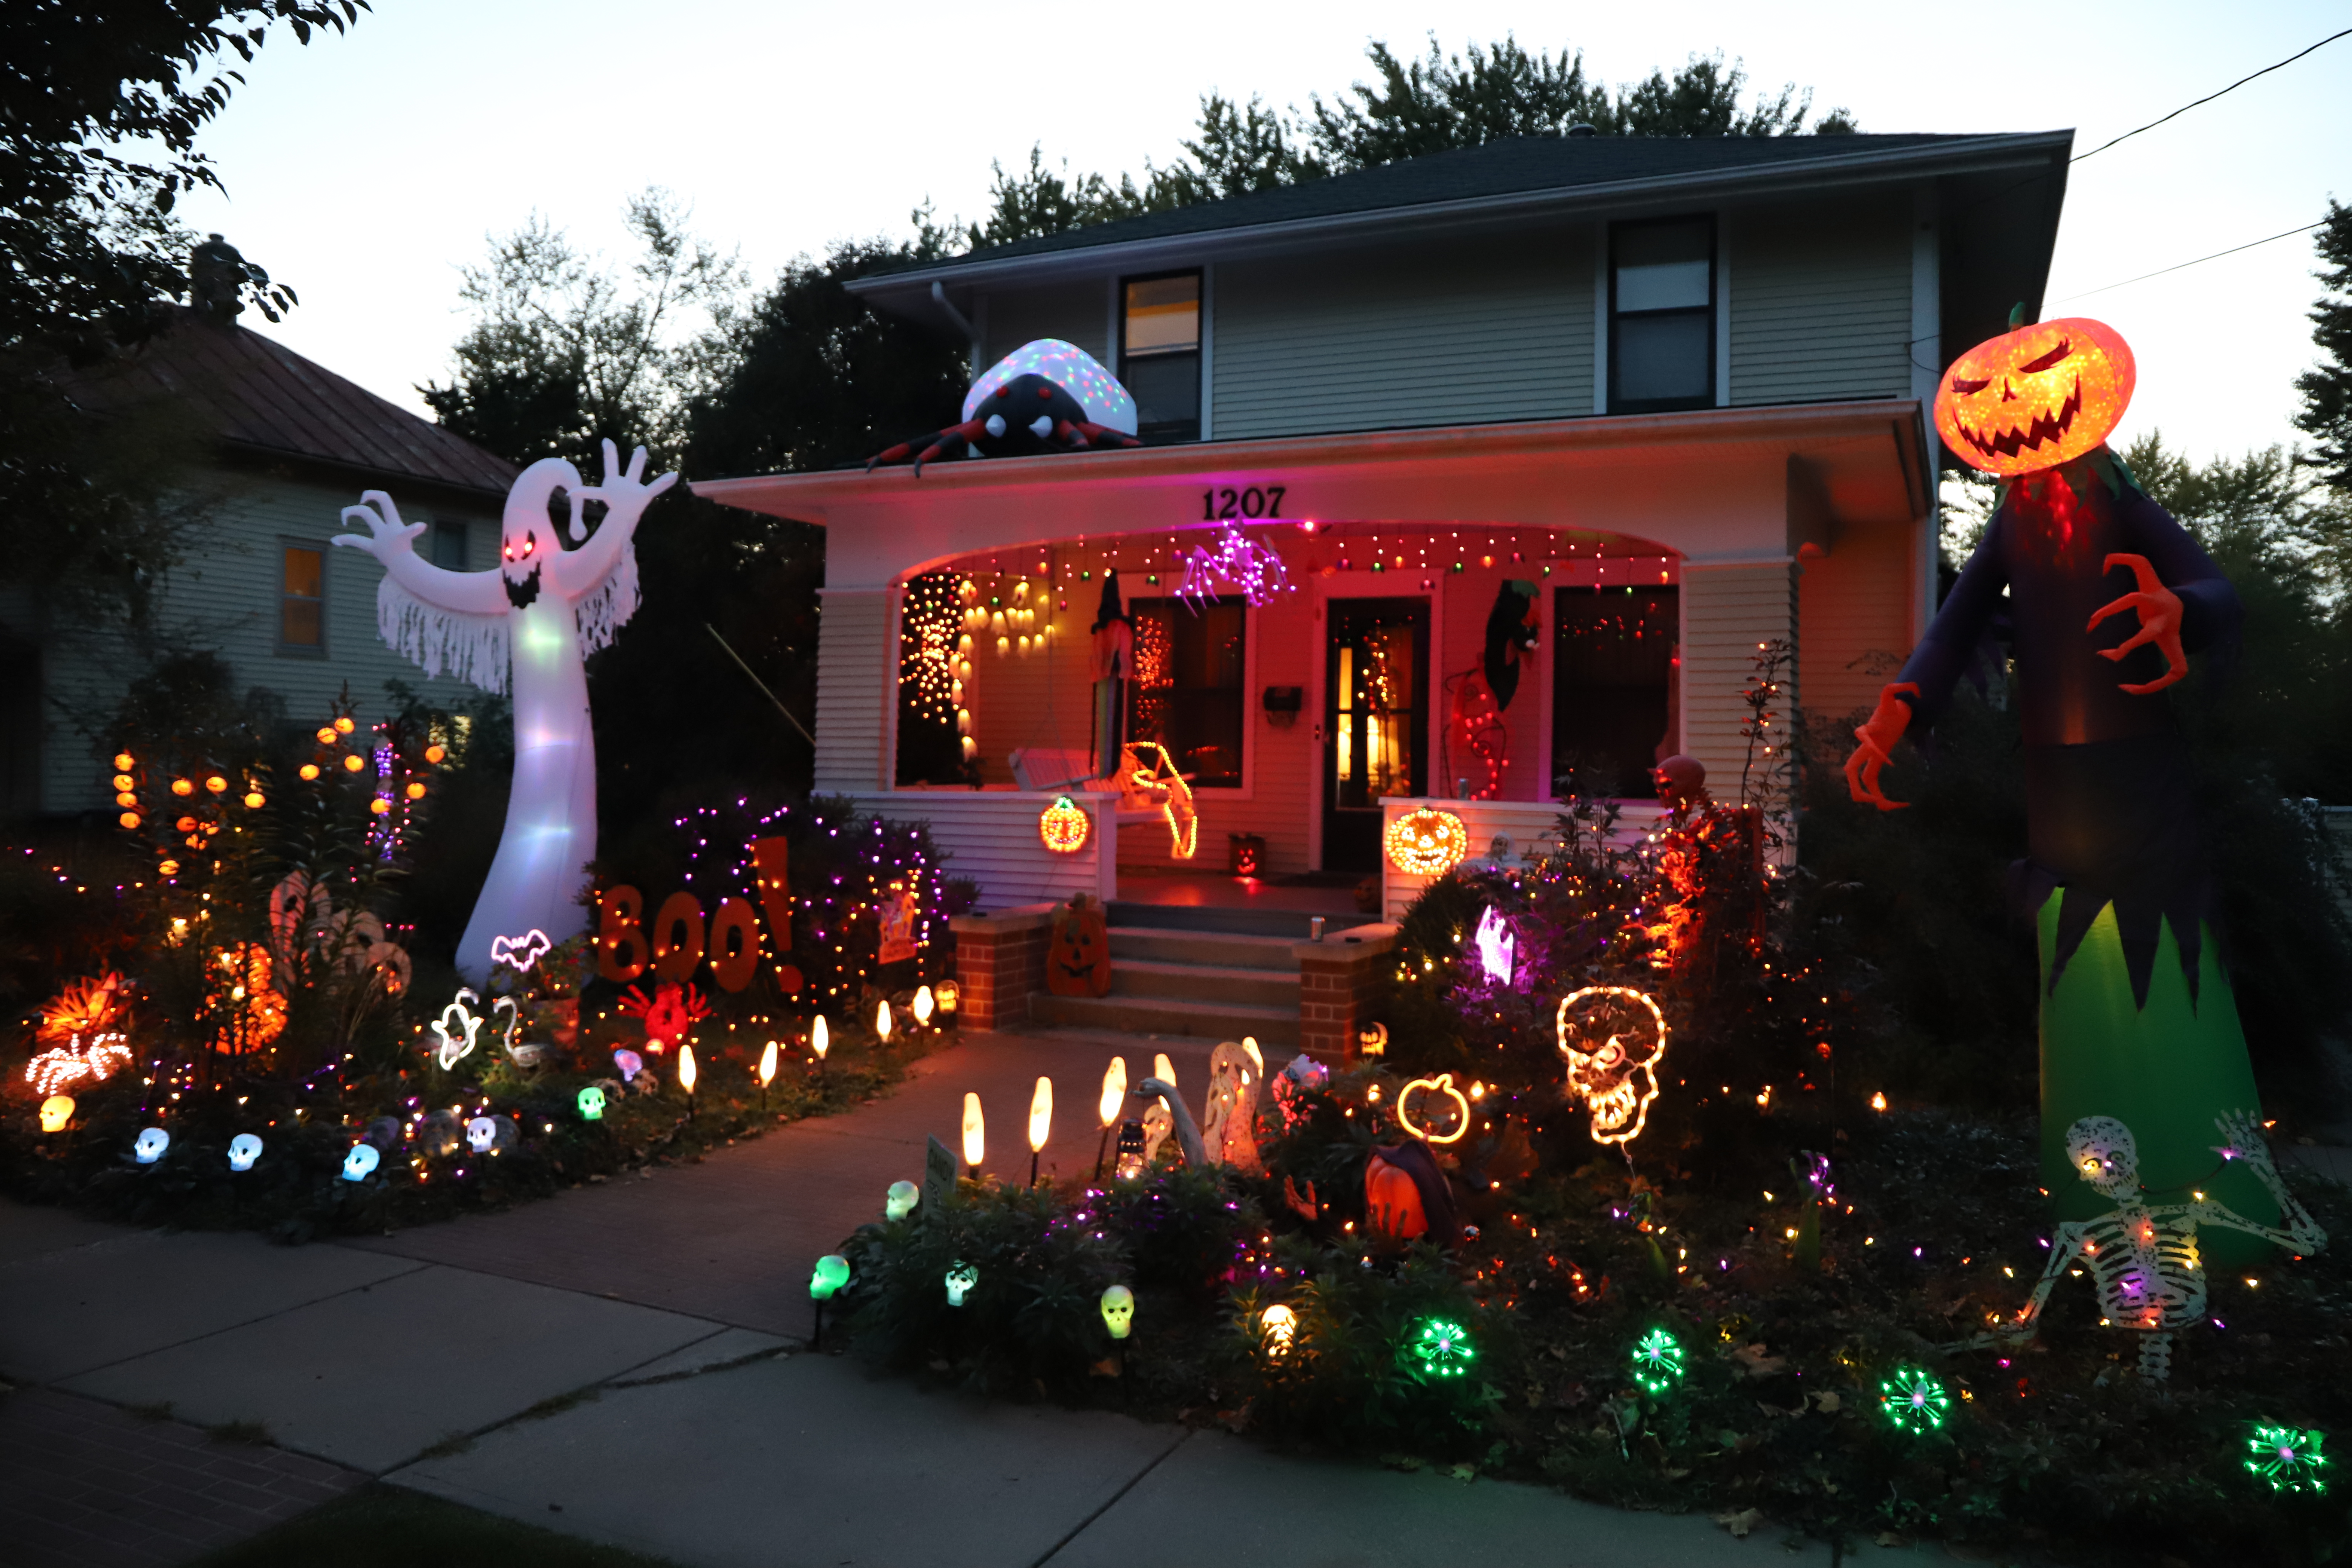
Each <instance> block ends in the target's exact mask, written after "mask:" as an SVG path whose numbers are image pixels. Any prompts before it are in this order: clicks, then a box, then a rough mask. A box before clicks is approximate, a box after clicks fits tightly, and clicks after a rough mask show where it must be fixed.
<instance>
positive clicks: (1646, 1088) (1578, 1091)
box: [1556, 985, 1666, 1146]
mask: <svg viewBox="0 0 2352 1568" xmlns="http://www.w3.org/2000/svg"><path fill="white" fill-rule="evenodd" d="M1556 1022H1557V1025H1558V1028H1559V1050H1560V1055H1562V1056H1563V1057H1565V1058H1568V1087H1569V1090H1570V1092H1571V1093H1573V1094H1575V1095H1576V1096H1577V1097H1578V1098H1580V1099H1581V1100H1583V1101H1584V1105H1585V1109H1586V1110H1588V1111H1590V1112H1591V1119H1592V1121H1591V1131H1592V1141H1593V1142H1595V1143H1615V1144H1618V1145H1620V1146H1622V1145H1624V1144H1627V1143H1631V1142H1633V1140H1634V1139H1636V1138H1639V1137H1640V1136H1641V1135H1642V1129H1643V1126H1645V1125H1646V1124H1647V1123H1648V1121H1649V1119H1650V1102H1651V1101H1652V1100H1655V1099H1657V1098H1658V1064H1659V1063H1660V1062H1662V1061H1664V1059H1665V1055H1666V1017H1665V1015H1664V1014H1663V1013H1661V1012H1659V1011H1658V1005H1657V1004H1656V1003H1655V1002H1653V1001H1651V1000H1650V998H1649V997H1648V996H1646V995H1644V994H1643V993H1641V992H1639V991H1636V990H1634V989H1633V987H1632V986H1630V985H1588V986H1586V987H1585V988H1584V989H1583V990H1581V991H1571V992H1570V993H1569V994H1567V995H1565V996H1563V997H1561V998H1560V999H1559V1016H1558V1018H1557V1020H1556Z"/></svg>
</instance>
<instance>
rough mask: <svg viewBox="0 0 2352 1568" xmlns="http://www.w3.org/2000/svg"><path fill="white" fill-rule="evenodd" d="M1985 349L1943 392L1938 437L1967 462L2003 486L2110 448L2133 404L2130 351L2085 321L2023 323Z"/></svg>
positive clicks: (1959, 363)
mask: <svg viewBox="0 0 2352 1568" xmlns="http://www.w3.org/2000/svg"><path fill="white" fill-rule="evenodd" d="M2023 314H2024V307H2022V306H2020V307H2019V308H2018V310H2016V311H2015V312H2013V313H2012V314H2011V317H2010V325H2011V329H2012V330H2011V331H2006V332H2003V333H2002V334H2001V335H2000V336H1999V337H1997V338H1992V339H1989V340H1988V341H1986V342H1981V343H1979V344H1978V345H1977V346H1976V347H1974V348H1972V349H1970V350H1969V352H1968V353H1964V354H1962V355H1961V356H1960V357H1959V358H1958V359H1957V360H1954V361H1953V362H1952V368H1951V369H1949V370H1948V371H1946V372H1945V373H1944V379H1943V382H1942V384H1940V385H1938V386H1937V389H1936V433H1937V435H1938V436H1941V437H1943V438H1944V445H1945V446H1947V447H1950V448H1951V449H1952V450H1953V452H1955V453H1957V454H1958V456H1959V458H1960V459H1961V460H1962V461H1964V462H1966V463H1968V464H1969V465H1970V466H1971V467H1973V468H1982V469H1983V470H1984V471H1985V472H1987V473H1989V474H1999V475H2000V476H2001V477H2002V478H2004V479H2011V478H2014V477H2016V476H2017V475H2020V474H2031V473H2035V472H2038V471H2039V470H2041V469H2043V468H2056V467H2057V466H2058V465H2059V464H2061V463H2066V462H2071V461H2073V460H2074V458H2079V457H2081V456H2082V455H2083V454H2084V453H2085V452H2088V451H2091V450H2093V449H2094V448H2095V447H2099V446H2101V445H2103V444H2104V443H2105V441H2106V438H2107V437H2109V436H2111V435H2113V434H2115V429H2116V425H2117V424H2118V423H2119V422H2120V421H2121V420H2122V419H2123V416H2124V410H2125V408H2126V407H2127V406H2129V405H2130V403H2131V396H2132V387H2133V385H2134V384H2135V383H2136V382H2137V379H2138V374H2139V373H2138V370H2137V366H2136V364H2135V363H2134V362H2133V360H2132V352H2131V348H2130V345H2128V344H2127V343H2126V342H2124V340H2123V337H2122V335H2121V334H2120V333H2118V332H2117V331H2116V330H2115V329H2114V328H2113V327H2110V326H2108V325H2107V324H2106V323H2105V322H2104V321H2092V320H2091V319H2090V318H2089V317H2087V316H2062V317H2060V318H2059V319H2058V320H2056V321H2039V322H2035V323H2033V324H2032V325H2030V326H2028V325H2024V324H2022V318H2023Z"/></svg>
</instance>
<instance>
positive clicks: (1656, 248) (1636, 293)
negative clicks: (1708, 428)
mask: <svg viewBox="0 0 2352 1568" xmlns="http://www.w3.org/2000/svg"><path fill="white" fill-rule="evenodd" d="M1715 376H1716V367H1715V220H1714V219H1713V218H1710V217H1683V218H1665V219H1658V220H1652V221H1648V222H1643V223H1621V224H1617V225H1614V226H1612V228H1611V229H1610V233H1609V412H1611V413H1612V414H1659V413H1664V412H1666V411H1668V410H1670V409H1678V408H1706V407H1711V406H1713V405H1714V403H1715Z"/></svg>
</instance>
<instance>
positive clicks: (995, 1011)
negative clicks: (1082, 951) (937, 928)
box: [948, 903, 1061, 1029]
mask: <svg viewBox="0 0 2352 1568" xmlns="http://www.w3.org/2000/svg"><path fill="white" fill-rule="evenodd" d="M1060 907H1061V906H1060V905H1058V904H1051V903H1047V904H1022V905H1019V906H1017V907H1016V908H1013V909H1009V910H998V911H997V912H996V913H995V914H992V915H958V916H956V917H955V918H954V919H953V920H950V921H949V922H948V929H950V931H954V932H955V939H956V987H957V989H958V990H960V991H961V992H962V993H963V996H962V1000H961V1002H960V1003H959V1004H958V1008H957V1016H959V1017H960V1018H961V1019H962V1020H963V1024H964V1026H966V1027H968V1028H973V1029H1002V1028H1006V1027H1009V1026H1012V1025H1014V1024H1025V1023H1027V1022H1028V1021H1029V997H1030V994H1032V993H1033V992H1038V991H1043V990H1044V989H1045V947H1046V944H1047V942H1050V941H1051V940H1052V937H1053V934H1054V931H1053V927H1054V911H1055V910H1056V909H1059V908H1060Z"/></svg>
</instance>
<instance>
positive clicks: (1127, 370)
mask: <svg viewBox="0 0 2352 1568" xmlns="http://www.w3.org/2000/svg"><path fill="white" fill-rule="evenodd" d="M1122 288H1123V292H1124V294H1125V296H1126V312H1125V314H1124V315H1123V317H1122V318H1121V321H1122V323H1123V324H1122V325H1121V327H1120V330H1119V353H1118V378H1119V380H1120V381H1122V382H1124V383H1125V384H1126V385H1127V390H1128V391H1129V393H1130V394H1131V395H1133V396H1134V398H1135V415H1136V434H1137V435H1139V436H1140V437H1143V439H1144V441H1145V442H1146V443H1147V444H1149V445H1153V446H1157V445H1160V444H1162V443H1164V442H1170V441H1197V440H1199V439H1200V438H1201V275H1200V274H1199V273H1197V272H1178V273H1172V274H1170V275H1168V276H1165V277H1160V278H1130V279H1127V281H1126V283H1125V284H1124V285H1123V286H1122Z"/></svg>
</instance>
